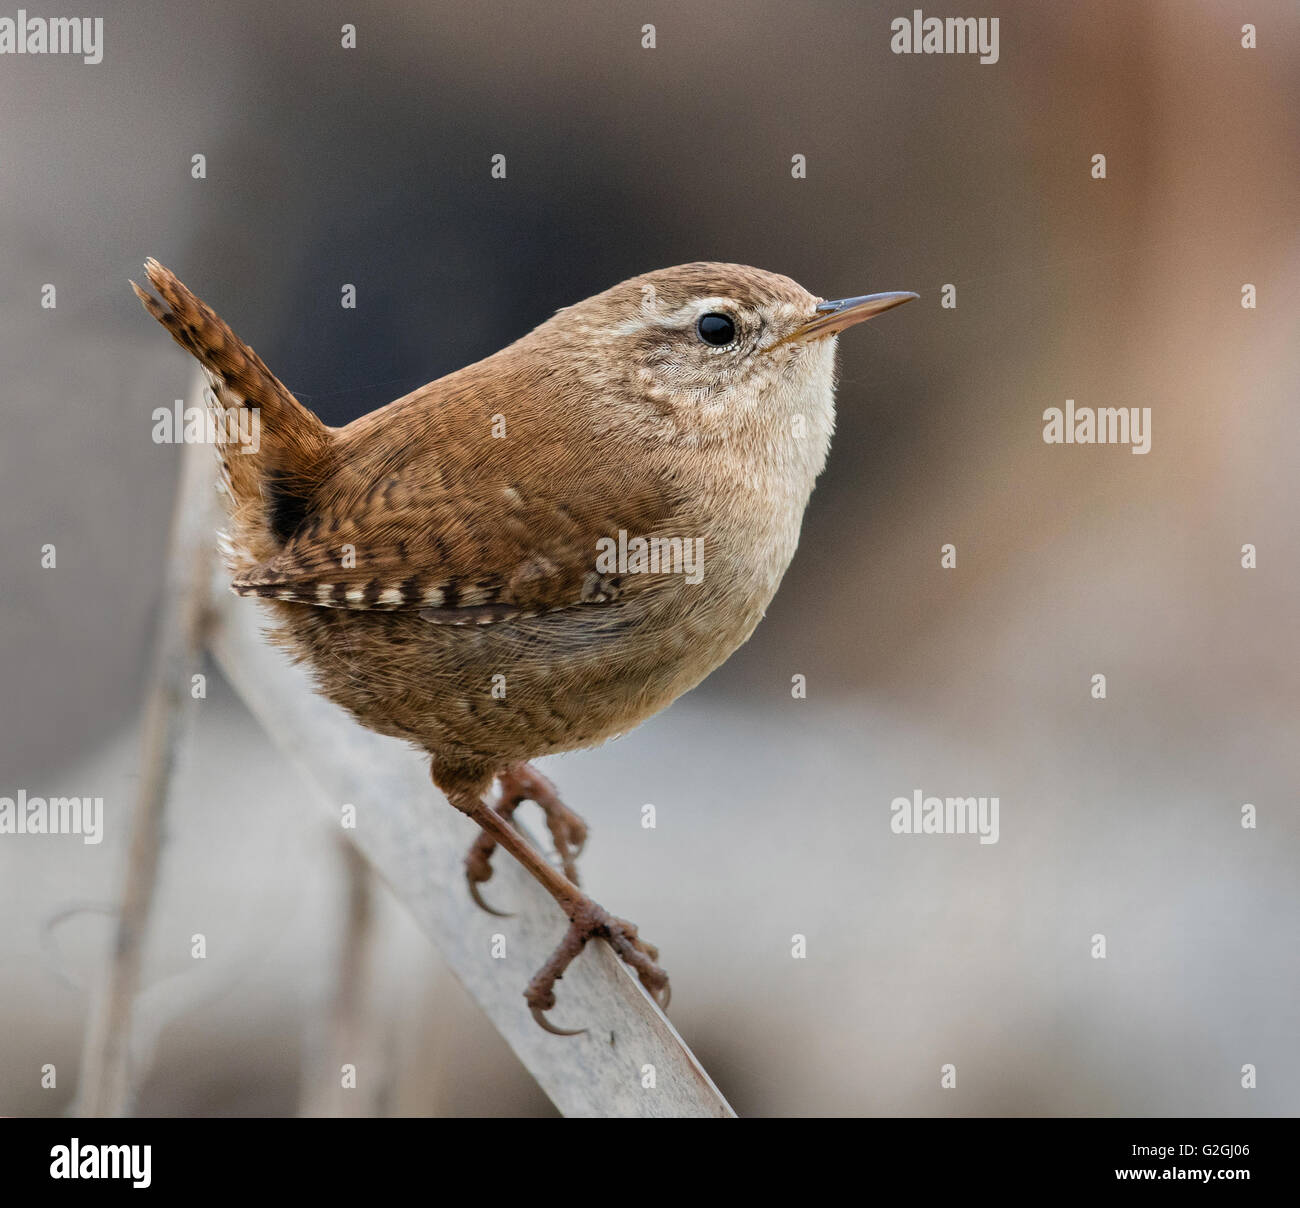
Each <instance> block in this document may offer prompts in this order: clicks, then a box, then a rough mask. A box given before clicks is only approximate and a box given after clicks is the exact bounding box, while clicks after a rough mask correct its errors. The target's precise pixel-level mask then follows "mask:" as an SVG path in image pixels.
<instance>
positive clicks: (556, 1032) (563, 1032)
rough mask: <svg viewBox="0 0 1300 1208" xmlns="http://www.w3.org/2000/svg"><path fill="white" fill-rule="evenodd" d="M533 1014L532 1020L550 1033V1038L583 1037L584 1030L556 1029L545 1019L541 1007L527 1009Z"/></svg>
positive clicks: (544, 1013)
mask: <svg viewBox="0 0 1300 1208" xmlns="http://www.w3.org/2000/svg"><path fill="white" fill-rule="evenodd" d="M528 1009H529V1010H530V1011H531V1012H532V1013H533V1019H535V1020H536V1021H537V1025H538V1027H540V1028H541V1029H542V1030H543V1031H545V1032H550V1034H551V1035H552V1036H584V1035H586V1032H587V1029H586V1028H557V1027H556V1026H555V1025H554V1024H553V1023H552V1022H551V1021H550V1020H549V1019H547V1018H546V1012H545V1011H543V1010H542V1008H541V1007H529V1008H528Z"/></svg>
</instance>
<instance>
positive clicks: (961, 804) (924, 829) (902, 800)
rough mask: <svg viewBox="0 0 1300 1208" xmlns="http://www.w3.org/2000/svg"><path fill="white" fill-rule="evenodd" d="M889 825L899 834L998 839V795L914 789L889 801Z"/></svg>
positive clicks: (982, 841) (986, 840) (990, 841)
mask: <svg viewBox="0 0 1300 1208" xmlns="http://www.w3.org/2000/svg"><path fill="white" fill-rule="evenodd" d="M889 812H890V814H891V815H892V816H891V817H890V819H889V829H890V830H891V831H893V832H894V834H896V835H979V837H980V842H981V843H996V842H997V841H998V834H999V831H998V799H997V798H996V797H926V796H925V795H924V794H923V793H922V792H921V790H920V789H913V790H912V795H911V796H910V797H895V798H894V800H893V801H892V802H890V805H889Z"/></svg>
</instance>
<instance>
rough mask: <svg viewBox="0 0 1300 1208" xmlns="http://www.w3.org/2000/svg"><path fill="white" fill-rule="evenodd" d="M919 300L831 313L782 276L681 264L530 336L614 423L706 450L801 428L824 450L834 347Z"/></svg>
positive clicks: (846, 302) (851, 303) (868, 299)
mask: <svg viewBox="0 0 1300 1208" xmlns="http://www.w3.org/2000/svg"><path fill="white" fill-rule="evenodd" d="M916 296H917V295H916V294H912V293H886V294H871V295H867V296H864V297H856V298H845V299H842V300H840V301H835V302H826V301H824V300H822V299H821V298H819V297H816V296H815V295H813V294H811V293H809V292H808V291H807V290H806V289H804V288H803V287H802V286H801V285H799V284H798V283H797V282H795V281H792V280H791V279H790V278H789V277H783V276H781V275H780V274H779V273H769V272H765V271H764V270H762V269H757V268H750V267H748V266H746V265H741V264H714V263H696V264H683V265H678V266H677V267H675V268H666V269H660V270H658V271H656V272H652V273H645V274H643V275H642V276H639V277H632V278H630V279H628V280H626V281H623V282H621V283H620V284H619V285H616V286H614V287H613V288H612V289H609V290H606V291H605V292H604V293H602V294H597V295H596V296H595V297H592V298H588V299H587V300H586V301H584V302H579V303H578V304H577V305H575V306H570V307H566V308H565V309H564V310H561V311H559V312H558V313H557V314H556V315H555V316H554V318H552V319H550V320H549V321H548V322H547V323H545V324H543V325H542V327H540V328H539V329H538V330H537V332H535V333H534V337H536V338H539V339H541V340H543V341H544V342H545V343H546V344H547V345H548V346H550V347H552V348H554V349H556V350H557V351H560V350H562V352H563V355H564V357H565V359H566V360H567V361H568V362H569V363H570V364H571V365H572V366H574V368H575V369H576V371H577V373H578V374H579V376H580V379H581V381H582V382H583V384H584V386H585V392H586V393H588V394H589V395H590V396H591V397H592V399H593V406H594V408H595V409H596V410H597V411H606V412H608V413H609V416H608V418H609V420H610V422H611V423H619V422H623V421H626V422H629V423H636V424H638V425H639V426H646V425H652V426H654V427H655V428H656V429H657V430H658V431H659V432H660V433H661V434H663V435H664V436H666V437H668V438H669V439H671V440H672V441H673V442H674V443H684V444H693V445H708V444H711V443H722V442H725V443H730V444H734V443H735V442H736V441H737V440H740V441H742V442H743V443H750V438H752V439H753V441H754V442H755V443H756V442H757V441H758V440H759V439H760V437H762V438H764V443H768V442H769V441H770V437H771V434H772V433H773V432H784V433H790V432H791V431H792V429H795V430H797V428H798V425H799V423H800V422H801V421H802V422H803V424H804V425H805V426H806V429H807V431H808V433H809V434H810V435H812V436H814V437H817V436H822V437H824V439H826V440H828V439H829V436H830V430H831V428H832V426H833V423H834V386H835V344H836V339H835V337H836V336H837V335H838V334H839V333H840V332H841V331H843V330H844V329H845V328H847V327H851V326H852V325H853V324H855V323H860V322H862V321H863V320H864V319H870V318H872V317H873V316H874V315H878V314H881V313H882V312H883V311H886V310H889V309H890V308H891V307H894V306H897V305H899V304H900V303H902V302H907V301H910V300H911V299H912V298H915V297H916ZM796 434H797V431H796Z"/></svg>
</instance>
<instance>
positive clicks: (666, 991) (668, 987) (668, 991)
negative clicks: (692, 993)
mask: <svg viewBox="0 0 1300 1208" xmlns="http://www.w3.org/2000/svg"><path fill="white" fill-rule="evenodd" d="M650 997H651V998H653V999H654V1000H655V1002H657V1003H658V1004H659V1009H660V1010H661V1011H666V1010H668V1004H669V1003H670V1002H672V1001H673V986H672V982H664V988H663V989H662V990H660V991H659V993H658V994H652V995H651V996H650Z"/></svg>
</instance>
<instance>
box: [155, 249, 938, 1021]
mask: <svg viewBox="0 0 1300 1208" xmlns="http://www.w3.org/2000/svg"><path fill="white" fill-rule="evenodd" d="M145 271H146V273H147V275H148V279H149V281H150V283H151V284H152V286H153V288H154V290H155V291H156V293H157V295H158V296H157V297H156V298H155V297H154V296H152V295H151V294H149V293H147V292H146V291H145V290H143V289H141V288H140V287H139V286H138V285H136V284H135V283H134V282H132V288H133V289H134V290H135V292H136V294H137V295H138V296H139V298H140V300H141V301H142V302H143V303H144V306H145V309H146V310H148V312H149V313H150V314H151V315H153V317H154V318H155V319H157V320H158V321H159V322H160V323H161V324H162V325H163V326H164V327H165V328H166V329H167V330H168V331H169V332H170V333H171V335H172V337H173V338H174V339H175V340H176V342H177V343H178V344H180V345H181V347H182V348H184V349H185V350H186V351H188V352H190V353H192V354H193V355H194V357H195V358H197V360H198V361H199V363H200V365H201V366H202V367H203V369H204V371H205V373H206V375H207V378H208V381H209V383H210V385H211V391H210V392H209V393H208V398H209V404H210V405H211V406H215V407H219V408H220V409H221V410H222V412H223V413H225V415H226V416H227V417H228V416H229V415H231V414H232V409H236V410H235V411H234V412H233V414H238V411H239V409H245V408H253V409H256V411H257V413H258V416H259V420H260V424H259V427H260V439H259V442H258V446H257V449H256V452H250V451H248V449H246V448H241V447H240V446H239V445H238V444H237V443H234V442H231V441H227V442H226V443H223V444H219V445H218V450H219V452H220V454H221V468H222V478H223V482H224V484H225V487H226V491H227V493H228V495H229V505H230V524H229V531H228V533H227V534H226V542H225V545H226V549H227V556H228V560H229V565H230V569H231V572H232V574H233V583H232V587H233V590H234V591H235V592H236V593H238V594H239V595H242V596H253V597H256V598H258V599H260V600H262V601H264V602H265V604H266V606H267V607H268V608H269V609H271V610H272V611H273V613H274V618H273V619H274V621H275V623H276V625H275V631H274V636H275V640H276V641H277V642H278V643H279V644H280V645H282V646H283V647H284V649H286V650H287V651H288V652H289V654H290V655H291V656H292V657H293V658H295V659H297V660H300V661H302V662H304V663H306V664H308V665H309V667H310V668H311V670H312V672H313V673H314V677H315V682H316V685H317V688H318V690H319V691H320V692H321V693H323V694H324V695H325V696H326V697H328V698H329V699H330V700H332V701H335V702H336V703H338V704H339V705H342V706H343V707H344V708H345V709H348V710H349V711H350V712H351V713H352V714H353V715H354V716H355V717H356V718H357V720H358V721H360V722H361V723H362V724H363V725H366V726H368V727H370V728H371V729H372V730H377V731H379V732H380V733H382V734H389V735H394V736H396V737H398V738H402V739H405V740H407V741H408V742H410V743H413V744H415V745H416V746H417V747H418V748H419V749H420V750H422V751H424V752H427V753H428V755H429V756H430V758H431V760H432V775H433V781H434V783H435V784H436V785H437V786H438V788H439V789H441V790H442V792H443V793H445V794H446V796H447V799H448V800H449V801H450V802H451V804H452V805H453V806H455V807H456V808H457V809H459V810H461V811H462V812H464V813H465V814H467V815H468V816H469V817H470V818H472V819H473V820H474V821H475V822H476V823H477V824H478V825H479V827H480V828H481V835H480V837H479V839H478V841H477V842H476V843H475V844H474V847H473V848H472V850H471V851H470V853H469V856H468V858H467V860H466V873H467V879H468V882H469V888H470V892H471V893H472V894H473V896H474V898H475V900H476V901H478V902H479V904H480V905H484V906H485V904H484V903H483V901H482V898H481V896H480V894H479V886H480V885H481V884H482V883H483V882H484V881H486V880H487V879H488V878H489V877H490V876H491V875H492V868H491V863H490V861H491V857H492V854H493V852H494V850H495V849H496V847H497V846H500V847H503V848H505V849H506V850H507V851H508V852H510V853H511V854H512V855H513V856H514V857H515V858H516V859H518V860H519V861H520V862H521V863H522V864H523V865H524V866H525V867H526V868H527V869H528V870H529V872H530V873H531V874H532V875H533V876H534V877H536V878H537V880H538V881H540V882H541V884H542V885H543V886H544V887H545V888H546V890H547V891H548V892H549V893H550V894H551V895H552V896H553V897H554V898H555V900H556V902H557V903H558V904H559V906H560V908H561V909H562V910H563V911H564V914H565V916H566V917H567V918H568V920H569V927H568V930H567V932H566V934H565V936H564V939H563V941H562V942H561V944H560V946H559V947H558V948H557V950H556V951H555V953H554V954H553V955H552V956H551V958H550V959H549V960H548V961H547V963H546V964H545V965H544V966H543V968H542V969H541V970H540V971H539V972H538V973H537V975H536V976H535V977H534V978H533V980H532V981H531V982H530V983H529V985H528V988H527V990H526V992H525V995H524V997H525V1000H526V1002H527V1004H528V1006H529V1008H530V1009H531V1011H532V1013H533V1016H534V1018H536V1019H537V1021H538V1022H539V1023H541V1024H542V1026H543V1027H546V1028H547V1029H548V1030H550V1031H555V1032H557V1033H560V1034H570V1033H564V1032H561V1030H560V1029H558V1028H556V1027H555V1026H554V1025H553V1024H551V1023H550V1022H549V1021H548V1020H547V1017H546V1014H545V1013H546V1012H547V1011H548V1010H550V1009H551V1008H552V1007H553V1006H554V1005H555V983H556V981H557V980H558V979H559V978H560V977H561V975H562V974H563V973H564V971H565V969H566V968H567V967H568V966H569V964H570V963H571V962H572V961H573V959H574V958H575V957H576V956H577V955H578V953H579V952H581V951H582V949H583V947H584V945H585V944H586V943H587V941H588V940H589V939H592V938H595V937H599V938H601V939H604V940H606V941H607V942H608V943H609V944H610V945H611V946H612V947H613V948H614V950H615V951H616V952H617V953H618V955H619V956H620V957H621V958H622V959H623V960H624V961H625V962H626V963H627V964H628V965H629V966H631V968H632V969H634V970H635V972H636V973H637V975H638V976H639V977H640V980H641V983H642V984H643V985H644V986H645V987H646V989H647V990H648V991H650V993H651V994H652V995H654V996H655V997H656V998H657V999H658V1000H659V1001H660V1002H661V1003H663V1004H664V1005H666V1004H667V997H668V992H669V984H668V976H667V974H666V973H665V972H664V971H663V970H662V969H661V968H660V967H659V965H658V964H657V961H658V952H657V951H656V950H655V948H654V947H653V946H652V945H651V944H649V943H647V942H646V941H644V940H643V939H641V938H640V937H639V936H638V934H637V929H636V927H635V926H633V925H632V924H631V923H629V922H627V921H625V920H623V919H619V918H616V917H614V916H613V915H611V914H609V913H607V912H606V911H605V910H604V909H603V908H601V907H600V906H599V905H598V904H597V903H596V902H594V901H593V900H592V899H591V898H589V897H588V896H586V895H585V894H584V893H582V892H581V890H580V889H579V888H578V880H577V872H576V868H575V860H576V857H577V855H578V852H579V851H580V849H581V847H582V844H583V841H584V839H585V837H586V827H585V826H584V825H583V823H582V821H581V820H580V819H579V818H578V817H577V815H576V814H574V813H572V812H571V811H570V810H568V809H567V808H566V806H565V805H564V803H563V802H562V801H561V800H560V799H559V797H558V795H557V794H556V791H555V789H554V787H553V786H552V785H551V784H550V783H549V782H548V781H547V780H546V779H545V778H544V777H542V776H541V775H540V774H539V773H538V772H537V771H536V770H535V769H534V768H532V767H531V766H530V763H529V761H530V760H533V759H536V758H538V757H539V756H542V755H550V754H553V753H555V752H559V751H569V750H573V749H575V748H579V747H586V746H591V745H593V744H596V743H600V742H603V741H604V740H606V739H608V738H611V737H613V736H615V735H618V734H622V733H624V732H626V731H628V730H630V729H631V728H632V727H633V726H635V725H637V724H639V723H640V722H642V721H644V720H645V719H646V718H648V717H650V716H651V715H652V714H654V713H657V712H658V711H659V710H661V709H663V708H665V707H666V706H667V705H669V704H670V703H671V702H672V701H673V700H675V699H676V698H677V697H678V696H680V695H681V694H682V693H683V692H686V691H687V690H688V689H690V688H692V687H694V686H695V685H696V684H698V683H699V682H700V681H701V680H702V679H704V677H705V676H707V675H708V674H709V672H711V671H712V670H713V669H714V668H715V667H717V666H718V665H719V664H720V663H722V662H723V661H724V660H725V659H726V658H727V657H728V656H729V655H730V654H731V653H732V651H734V650H735V649H736V648H737V647H738V646H739V645H740V644H741V643H742V642H744V641H745V640H746V639H747V638H748V637H749V635H750V634H751V633H752V632H753V631H754V627H755V626H756V625H757V624H758V622H759V620H760V618H761V617H762V615H763V612H764V610H765V609H766V607H767V605H768V602H769V601H770V600H771V599H772V596H773V594H774V593H775V592H776V589H777V585H778V584H779V583H780V581H781V577H782V575H783V574H784V573H785V569H786V567H787V566H788V565H789V563H790V559H791V557H792V556H793V555H794V551H795V547H796V545H797V544H798V540H799V529H800V524H801V522H802V519H803V513H804V508H805V506H806V504H807V502H808V498H809V495H810V494H811V492H812V488H813V482H814V480H815V479H816V477H817V475H818V473H820V471H821V469H822V466H823V464H824V463H825V461H826V455H827V451H828V448H829V445H830V439H831V430H832V427H833V425H834V417H835V407H834V392H835V345H836V338H835V337H836V336H837V334H838V333H839V332H840V331H842V330H844V329H845V328H846V327H849V326H851V325H852V324H854V323H858V322H861V321H862V320H864V319H869V318H871V317H872V316H874V315H878V314H880V313H881V312H882V311H885V310H888V309H890V308H891V307H894V306H897V305H899V304H900V303H902V302H906V301H908V300H910V299H912V298H915V297H916V295H915V294H912V293H883V294H872V295H869V296H865V297H856V298H846V299H843V300H841V301H836V302H825V301H822V300H821V299H820V298H817V297H814V296H813V295H812V294H810V293H809V292H808V291H807V290H805V289H803V288H802V287H801V286H799V285H798V284H796V283H795V282H794V281H792V280H790V279H789V278H788V277H783V276H780V275H778V274H776V273H770V272H764V271H762V270H760V269H756V268H748V267H745V266H743V265H736V264H713V263H697V264H684V265H680V266H678V267H676V268H667V269H661V270H659V271H657V272H651V273H646V274H645V275H643V276H639V277H632V278H630V279H629V280H627V281H624V282H622V283H621V284H619V285H616V286H614V287H613V288H612V289H609V290H606V291H605V292H604V293H601V294H597V295H596V296H595V297H592V298H588V299H587V300H586V301H584V302H579V303H577V304H576V305H574V306H569V307H566V308H564V309H563V310H560V311H559V312H558V313H557V314H555V315H554V316H553V317H552V318H550V319H548V320H547V321H546V322H544V323H543V324H541V326H540V327H537V328H536V329H535V330H533V331H531V332H530V333H529V334H527V335H526V336H524V337H523V338H522V339H519V340H517V341H516V342H515V343H513V344H511V345H509V346H508V347H506V348H503V349H502V350H501V351H500V352H498V353H495V354H494V355H492V356H490V357H488V358H487V359H486V360H482V361H479V362H478V363H476V364H473V365H470V366H467V367H466V368H464V369H460V370H457V371H456V372H455V373H451V374H448V375H447V376H446V377H443V378H439V379H438V380H437V381H435V382H431V383H429V384H428V385H427V386H422V387H421V388H420V389H418V390H416V391H414V392H412V393H411V394H408V395H406V396H405V397H404V398H400V399H398V400H397V401H396V402H393V403H389V404H388V405H387V406H385V407H381V408H380V409H379V410H377V411H374V412H371V413H370V414H369V415H365V416H363V417H361V418H360V419H358V420H355V421H354V422H352V423H350V424H348V425H346V426H345V427H342V428H330V427H327V426H326V425H325V424H323V423H322V422H321V421H320V420H319V419H317V418H316V416H315V415H313V414H312V413H311V412H310V411H308V410H307V409H306V408H305V407H304V406H302V404H301V403H299V402H298V400H297V399H296V398H294V396H293V395H292V394H291V393H290V392H289V390H288V389H286V388H285V386H284V385H283V384H282V383H281V382H280V381H279V380H278V379H277V378H276V377H275V376H274V375H273V374H272V373H271V371H270V370H269V369H268V368H267V367H266V365H265V364H264V363H263V361H262V360H261V358H260V357H258V356H257V354H256V353H255V352H254V351H253V350H252V349H251V348H250V347H249V346H248V345H247V344H245V343H244V342H243V341H242V340H240V339H239V338H238V337H237V336H236V335H235V334H234V332H233V331H231V329H230V328H229V327H228V326H227V325H226V324H225V322H224V321H223V320H221V319H220V318H219V317H218V316H217V315H216V314H215V313H214V312H213V311H212V310H211V309H210V308H209V307H208V306H206V305H205V304H204V303H203V302H202V301H200V300H199V299H198V298H197V297H195V295H194V294H192V293H191V292H190V291H189V290H188V289H187V288H186V287H185V286H184V285H183V284H181V282H180V281H179V280H177V278H176V277H175V276H174V275H173V274H172V273H171V272H169V271H168V270H167V269H166V268H164V267H163V266H162V265H160V264H158V263H157V262H156V261H154V260H149V261H147V262H146V265H145ZM230 426H231V427H232V428H233V429H234V430H235V431H238V430H240V429H239V425H230ZM223 428H224V425H222V424H218V425H217V429H218V431H219V432H220V431H222V430H223ZM684 554H689V558H688V557H684V556H683V555H684ZM688 563H689V565H688ZM494 780H499V781H500V785H501V792H500V796H499V798H498V800H497V802H496V803H495V805H489V804H488V803H487V802H486V800H485V797H486V794H487V793H488V791H489V790H490V788H491V786H492V782H493V781H494ZM525 800H531V801H534V802H536V803H537V804H538V805H540V806H541V808H542V810H543V811H544V813H545V816H546V820H547V825H548V829H549V831H550V834H551V838H552V841H553V842H554V844H555V848H556V852H557V855H558V859H559V863H560V866H561V867H560V868H557V867H555V865H554V864H552V862H551V861H550V860H548V859H547V858H546V857H545V856H544V855H543V854H542V852H540V851H539V850H538V849H537V848H536V847H534V846H533V844H532V843H530V842H529V841H528V840H527V839H526V838H525V837H524V836H523V834H522V833H521V832H520V831H519V830H517V829H516V827H515V826H514V825H512V820H511V816H512V814H513V812H514V811H515V809H516V808H517V807H518V806H519V804H520V803H521V802H522V801H525ZM485 908H486V906H485Z"/></svg>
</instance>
